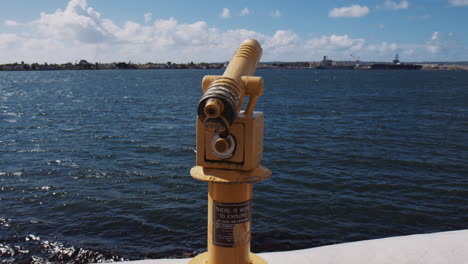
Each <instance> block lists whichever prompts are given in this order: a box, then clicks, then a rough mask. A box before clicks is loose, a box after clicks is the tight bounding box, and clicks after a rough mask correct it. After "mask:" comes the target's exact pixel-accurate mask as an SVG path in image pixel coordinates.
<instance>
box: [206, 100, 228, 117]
mask: <svg viewBox="0 0 468 264" xmlns="http://www.w3.org/2000/svg"><path fill="white" fill-rule="evenodd" d="M203 110H204V112H205V115H206V116H207V117H208V118H218V117H219V116H220V115H221V114H222V113H223V110H224V104H223V102H222V101H220V100H219V99H216V98H210V99H208V100H207V101H206V104H205V108H204V109H203Z"/></svg>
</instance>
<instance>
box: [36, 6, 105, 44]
mask: <svg viewBox="0 0 468 264" xmlns="http://www.w3.org/2000/svg"><path fill="white" fill-rule="evenodd" d="M34 23H35V24H36V26H37V27H38V29H39V31H40V32H41V33H43V34H44V35H46V36H48V37H51V38H54V39H62V40H71V41H79V42H84V43H97V42H101V41H103V40H107V39H110V38H112V34H111V32H109V28H108V27H113V25H112V24H113V23H112V22H111V21H108V20H107V21H106V20H103V19H101V14H99V13H98V12H96V11H95V10H94V9H93V8H91V7H87V3H86V0H71V1H70V2H69V3H68V6H67V8H66V9H65V10H64V11H62V10H60V9H58V10H57V11H56V12H55V13H52V14H46V13H41V16H40V18H39V20H36V21H34Z"/></svg>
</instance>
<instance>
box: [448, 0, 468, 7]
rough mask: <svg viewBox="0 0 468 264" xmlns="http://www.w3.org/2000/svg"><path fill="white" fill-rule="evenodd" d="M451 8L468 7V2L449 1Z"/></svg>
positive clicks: (465, 0)
mask: <svg viewBox="0 0 468 264" xmlns="http://www.w3.org/2000/svg"><path fill="white" fill-rule="evenodd" d="M449 4H450V5H451V6H468V0H449Z"/></svg>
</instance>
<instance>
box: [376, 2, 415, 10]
mask: <svg viewBox="0 0 468 264" xmlns="http://www.w3.org/2000/svg"><path fill="white" fill-rule="evenodd" d="M379 7H381V8H384V9H388V10H400V9H408V7H409V2H408V1H406V0H403V1H400V2H399V3H397V2H395V1H392V0H385V2H384V4H383V5H382V6H379Z"/></svg>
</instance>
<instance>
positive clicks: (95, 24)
mask: <svg viewBox="0 0 468 264" xmlns="http://www.w3.org/2000/svg"><path fill="white" fill-rule="evenodd" d="M0 7H1V8H0V64H4V63H14V62H21V61H24V62H25V63H34V62H38V63H44V62H48V63H66V62H76V61H79V60H81V59H85V60H88V61H89V62H101V63H104V62H117V61H125V62H128V61H131V62H136V63H146V62H156V63H165V62H167V61H171V62H176V63H187V62H191V61H193V62H224V61H227V60H229V59H230V58H231V56H232V55H233V53H234V52H235V50H236V48H237V47H238V46H239V45H240V43H241V42H242V41H243V40H245V39H248V38H255V39H257V40H258V41H259V42H260V43H261V45H262V47H263V56H262V59H261V61H269V62H271V61H319V60H321V59H322V57H323V56H325V55H327V56H329V58H331V59H333V60H353V58H352V56H354V57H355V58H358V57H359V58H360V59H361V60H363V61H391V60H392V59H393V58H394V57H395V54H397V53H398V54H399V56H400V59H401V61H403V62H404V61H412V62H414V61H418V62H421V61H468V30H467V26H468V0H340V1H338V0H327V1H323V0H322V1H318V0H297V1H296V0H289V1H284V0H282V1H280V0H258V1H246V0H238V1H220V0H217V1H214V0H207V1H203V0H199V1H181V0H165V1H160V0H134V1H128V0H127V1H124V0H41V1H35V0H15V1H11V0H0ZM351 55H352V56H351Z"/></svg>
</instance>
